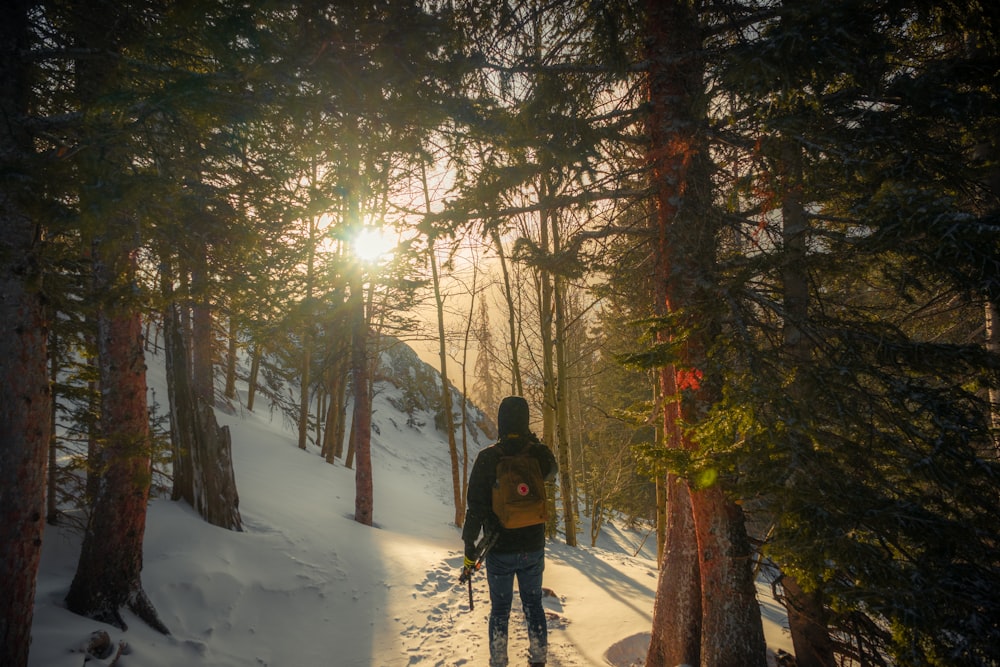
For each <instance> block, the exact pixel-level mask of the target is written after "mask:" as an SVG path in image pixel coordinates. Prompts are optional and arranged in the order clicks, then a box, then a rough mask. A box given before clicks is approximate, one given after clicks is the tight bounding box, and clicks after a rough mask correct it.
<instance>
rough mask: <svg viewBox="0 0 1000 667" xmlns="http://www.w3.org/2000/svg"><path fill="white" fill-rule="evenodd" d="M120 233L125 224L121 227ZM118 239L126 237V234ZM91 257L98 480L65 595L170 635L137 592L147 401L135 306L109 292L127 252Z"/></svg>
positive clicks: (110, 250)
mask: <svg viewBox="0 0 1000 667" xmlns="http://www.w3.org/2000/svg"><path fill="white" fill-rule="evenodd" d="M121 226H122V227H124V228H125V229H128V228H130V227H131V225H130V224H128V222H127V221H126V222H123V223H121ZM123 236H126V237H130V236H131V234H130V233H128V232H126V233H124V234H123ZM117 241H118V242H117V243H115V242H112V241H111V240H108V241H105V242H103V243H98V245H97V247H96V248H95V252H94V261H95V266H94V277H95V288H96V289H95V293H96V294H99V295H103V305H102V307H101V308H100V310H99V312H98V318H97V321H98V341H97V349H98V355H97V358H98V368H99V376H100V386H101V436H102V443H101V448H100V456H99V459H98V466H99V469H100V471H101V483H100V487H99V489H98V493H97V498H96V499H95V501H94V507H93V510H92V512H91V517H90V523H89V525H88V526H87V530H86V532H85V533H84V536H83V545H82V547H81V549H80V560H79V563H78V565H77V569H76V575H75V576H74V577H73V582H72V584H71V585H70V589H69V593H68V594H67V596H66V606H67V608H68V609H69V610H70V611H72V612H73V613H76V614H80V615H83V616H87V617H90V618H93V619H95V620H98V621H102V622H105V623H108V624H110V625H114V626H115V627H118V628H121V629H122V630H124V629H126V627H127V626H126V624H125V620H124V619H123V618H122V615H121V609H122V608H123V607H127V608H128V609H130V610H131V611H132V612H133V613H135V614H136V615H137V616H138V617H139V618H140V619H142V620H143V621H145V622H146V623H147V624H149V625H150V626H151V627H153V628H155V629H156V630H158V631H160V632H163V633H164V634H169V631H168V630H167V628H166V626H164V625H163V623H162V622H161V621H160V619H159V617H158V616H157V614H156V610H155V609H154V608H153V605H152V603H151V602H150V600H149V598H148V597H147V596H146V593H145V591H143V588H142V582H141V578H140V575H141V573H142V540H143V536H144V535H145V532H146V504H147V502H148V500H149V486H150V479H151V471H152V468H151V459H150V454H151V448H152V441H151V438H150V430H149V414H148V410H147V404H146V363H145V357H144V355H143V345H142V319H141V317H140V315H139V312H138V309H137V308H135V306H134V304H130V303H129V301H128V300H127V299H126V298H124V297H123V295H122V294H117V298H116V295H115V289H116V287H117V288H119V289H120V286H121V285H123V284H124V285H131V284H132V281H133V280H134V275H135V255H134V249H133V248H131V247H128V243H126V242H124V240H122V239H117Z"/></svg>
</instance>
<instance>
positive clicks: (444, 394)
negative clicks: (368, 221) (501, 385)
mask: <svg viewBox="0 0 1000 667" xmlns="http://www.w3.org/2000/svg"><path fill="white" fill-rule="evenodd" d="M420 177H421V181H422V185H423V192H424V206H425V207H426V210H427V213H430V212H431V198H430V191H429V189H428V186H427V173H426V171H425V170H424V167H423V163H421V168H420ZM434 241H435V239H434V237H433V236H431V237H429V238H428V239H427V256H428V258H429V259H430V263H431V283H432V287H433V289H434V307H435V311H436V313H437V328H438V359H439V360H440V364H441V412H442V413H443V415H442V416H443V417H444V428H445V431H446V432H447V436H448V456H449V458H450V459H451V486H452V494H453V500H454V504H455V525H456V526H458V527H459V528H461V527H462V524H463V523H464V522H465V496H463V495H462V478H463V475H462V470H461V468H460V466H459V460H458V443H457V442H456V441H455V411H454V409H453V408H452V404H451V382H450V381H449V380H448V342H447V340H446V339H445V332H444V297H443V296H442V294H441V278H440V276H439V275H438V263H437V252H436V250H435V248H434Z"/></svg>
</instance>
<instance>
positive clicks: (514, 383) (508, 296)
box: [491, 229, 524, 396]
mask: <svg viewBox="0 0 1000 667" xmlns="http://www.w3.org/2000/svg"><path fill="white" fill-rule="evenodd" d="M491 236H492V238H493V246H494V247H495V248H496V251H497V258H498V259H499V260H500V272H501V274H502V275H503V296H504V301H506V302H507V336H508V342H507V345H508V348H509V350H510V390H511V393H513V394H515V395H517V396H524V383H523V382H522V381H521V366H520V362H519V361H518V357H517V348H518V345H517V343H518V340H517V316H518V310H517V308H516V307H515V304H514V290H513V287H512V286H511V282H510V268H509V267H508V266H507V256H506V254H505V253H504V249H503V240H502V239H501V238H500V231H499V230H498V229H493V230H492V231H491Z"/></svg>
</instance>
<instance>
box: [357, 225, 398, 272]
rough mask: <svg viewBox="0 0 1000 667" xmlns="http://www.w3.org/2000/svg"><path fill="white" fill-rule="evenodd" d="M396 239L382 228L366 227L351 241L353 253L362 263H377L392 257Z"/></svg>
mask: <svg viewBox="0 0 1000 667" xmlns="http://www.w3.org/2000/svg"><path fill="white" fill-rule="evenodd" d="M395 247H396V239H395V238H393V237H391V236H389V235H388V234H386V233H385V232H384V231H383V230H382V229H381V228H380V227H365V228H364V229H362V230H361V231H360V232H358V233H357V234H355V235H354V237H353V239H352V240H351V253H353V254H354V256H355V257H357V258H358V259H360V260H361V261H362V262H368V263H372V264H374V263H377V262H379V261H381V260H382V259H388V258H390V257H392V251H393V249H394V248H395Z"/></svg>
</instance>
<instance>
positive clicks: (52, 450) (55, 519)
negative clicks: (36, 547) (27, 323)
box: [45, 329, 60, 526]
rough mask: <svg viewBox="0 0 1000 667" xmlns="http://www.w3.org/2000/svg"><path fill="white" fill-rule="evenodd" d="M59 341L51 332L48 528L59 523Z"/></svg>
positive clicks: (46, 515) (46, 514) (46, 506)
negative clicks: (57, 427)
mask: <svg viewBox="0 0 1000 667" xmlns="http://www.w3.org/2000/svg"><path fill="white" fill-rule="evenodd" d="M58 350H59V341H58V337H57V335H56V333H55V330H54V329H53V330H52V336H51V340H50V341H49V353H50V357H51V358H50V359H49V387H50V388H51V390H50V391H51V394H50V396H51V401H50V409H49V461H48V465H49V474H48V483H47V489H46V493H45V499H46V503H45V521H46V523H48V524H49V525H50V526H55V525H56V524H58V523H59V460H58V455H59V442H58V439H57V438H56V421H57V415H56V407H57V405H56V404H57V402H58V401H59V396H58V395H57V394H56V389H55V387H56V382H57V381H58V379H59V357H60V355H59V353H58Z"/></svg>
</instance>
